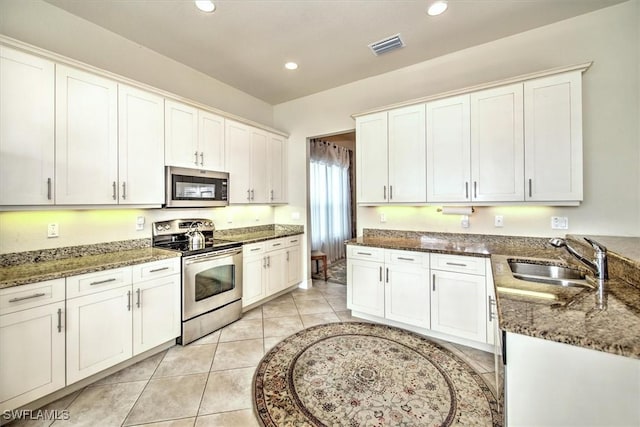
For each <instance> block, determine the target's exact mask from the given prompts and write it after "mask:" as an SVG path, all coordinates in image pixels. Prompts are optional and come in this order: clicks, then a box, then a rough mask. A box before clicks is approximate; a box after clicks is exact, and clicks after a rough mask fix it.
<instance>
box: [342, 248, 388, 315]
mask: <svg viewBox="0 0 640 427" xmlns="http://www.w3.org/2000/svg"><path fill="white" fill-rule="evenodd" d="M383 268H384V263H381V262H372V261H363V260H359V259H347V307H348V308H349V309H350V310H353V311H360V312H362V313H367V314H371V315H374V316H379V317H384V282H383V278H382V275H383V271H382V270H383Z"/></svg>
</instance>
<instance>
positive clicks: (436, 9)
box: [427, 0, 448, 16]
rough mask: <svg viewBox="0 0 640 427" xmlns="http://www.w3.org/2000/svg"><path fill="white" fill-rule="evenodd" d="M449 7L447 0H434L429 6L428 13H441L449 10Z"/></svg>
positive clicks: (434, 14)
mask: <svg viewBox="0 0 640 427" xmlns="http://www.w3.org/2000/svg"><path fill="white" fill-rule="evenodd" d="M447 7H448V5H447V2H446V1H445V0H440V1H437V2H434V3H433V4H432V5H431V6H429V9H427V13H428V14H429V15H430V16H436V15H440V14H441V13H443V12H444V11H445V10H447Z"/></svg>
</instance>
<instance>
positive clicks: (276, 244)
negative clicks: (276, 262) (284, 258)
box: [273, 243, 282, 248]
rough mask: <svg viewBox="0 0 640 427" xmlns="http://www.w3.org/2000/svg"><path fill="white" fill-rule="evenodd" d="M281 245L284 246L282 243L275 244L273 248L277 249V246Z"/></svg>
mask: <svg viewBox="0 0 640 427" xmlns="http://www.w3.org/2000/svg"><path fill="white" fill-rule="evenodd" d="M281 245H282V243H274V244H273V247H274V248H275V247H276V246H281Z"/></svg>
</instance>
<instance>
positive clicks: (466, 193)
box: [427, 95, 471, 202]
mask: <svg viewBox="0 0 640 427" xmlns="http://www.w3.org/2000/svg"><path fill="white" fill-rule="evenodd" d="M470 114H471V113H470V98H469V95H461V96H456V97H452V98H445V99H441V100H438V101H433V102H429V103H427V201H428V202H460V201H469V200H471V192H470V190H471V187H470V185H471V133H470Z"/></svg>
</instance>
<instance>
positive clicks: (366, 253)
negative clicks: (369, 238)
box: [356, 252, 371, 256]
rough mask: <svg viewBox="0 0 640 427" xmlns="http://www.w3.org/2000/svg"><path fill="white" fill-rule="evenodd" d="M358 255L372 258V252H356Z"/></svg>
mask: <svg viewBox="0 0 640 427" xmlns="http://www.w3.org/2000/svg"><path fill="white" fill-rule="evenodd" d="M356 254H358V255H369V256H371V252H356Z"/></svg>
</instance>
